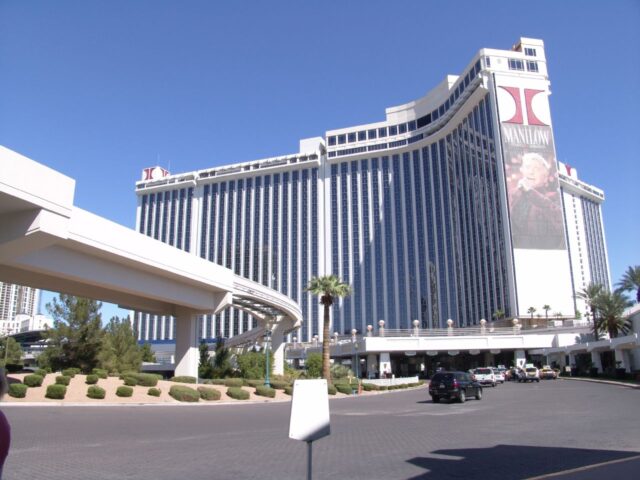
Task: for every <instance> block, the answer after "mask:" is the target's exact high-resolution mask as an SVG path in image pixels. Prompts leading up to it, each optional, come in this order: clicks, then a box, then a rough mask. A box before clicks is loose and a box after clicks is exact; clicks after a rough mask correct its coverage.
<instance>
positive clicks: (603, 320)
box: [596, 291, 631, 338]
mask: <svg viewBox="0 0 640 480" xmlns="http://www.w3.org/2000/svg"><path fill="white" fill-rule="evenodd" d="M596 303H597V309H598V312H599V313H600V330H601V331H603V332H608V333H609V337H610V338H615V337H617V336H618V335H619V334H621V333H622V334H623V335H626V334H627V332H628V331H629V330H630V328H631V322H630V320H629V318H625V317H624V316H623V315H624V311H625V310H626V309H627V308H628V307H629V306H630V305H631V302H630V301H629V300H628V299H627V298H626V297H625V296H624V295H623V294H622V292H620V291H615V292H602V293H601V294H600V295H599V296H598V299H597V300H596Z"/></svg>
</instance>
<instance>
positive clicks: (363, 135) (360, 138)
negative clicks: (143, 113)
mask: <svg viewBox="0 0 640 480" xmlns="http://www.w3.org/2000/svg"><path fill="white" fill-rule="evenodd" d="M366 139H367V132H366V131H364V130H363V131H361V132H358V141H359V142H363V141H365V140H366Z"/></svg>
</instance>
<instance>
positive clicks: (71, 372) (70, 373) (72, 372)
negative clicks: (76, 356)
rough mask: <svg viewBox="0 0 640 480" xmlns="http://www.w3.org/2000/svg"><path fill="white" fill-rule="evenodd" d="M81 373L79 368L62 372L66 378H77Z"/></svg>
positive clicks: (66, 369)
mask: <svg viewBox="0 0 640 480" xmlns="http://www.w3.org/2000/svg"><path fill="white" fill-rule="evenodd" d="M79 373H80V369H79V368H75V367H74V368H65V369H64V370H62V375H64V376H65V377H71V378H73V377H75V376H76V375H77V374H79Z"/></svg>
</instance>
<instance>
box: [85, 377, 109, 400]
mask: <svg viewBox="0 0 640 480" xmlns="http://www.w3.org/2000/svg"><path fill="white" fill-rule="evenodd" d="M97 378H98V377H97V376H96V382H97V381H98V380H97ZM106 394H107V392H106V391H105V389H104V388H102V387H99V386H97V385H91V386H90V387H89V388H88V389H87V397H89V398H95V399H96V400H102V399H103V398H104V396H105V395H106Z"/></svg>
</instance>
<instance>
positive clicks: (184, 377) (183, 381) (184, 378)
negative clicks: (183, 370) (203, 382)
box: [171, 375, 196, 383]
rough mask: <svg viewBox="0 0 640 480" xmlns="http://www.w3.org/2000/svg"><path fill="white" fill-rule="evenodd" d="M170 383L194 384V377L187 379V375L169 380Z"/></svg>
mask: <svg viewBox="0 0 640 480" xmlns="http://www.w3.org/2000/svg"><path fill="white" fill-rule="evenodd" d="M171 381H172V382H177V383H196V377H189V376H187V375H183V376H177V377H172V378H171Z"/></svg>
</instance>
